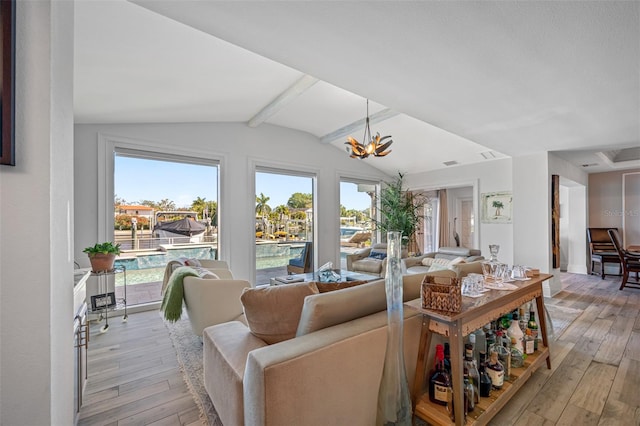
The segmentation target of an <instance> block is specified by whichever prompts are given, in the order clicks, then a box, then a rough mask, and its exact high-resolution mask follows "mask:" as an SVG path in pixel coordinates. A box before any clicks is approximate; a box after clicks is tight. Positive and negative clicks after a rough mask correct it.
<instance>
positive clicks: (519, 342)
mask: <svg viewBox="0 0 640 426" xmlns="http://www.w3.org/2000/svg"><path fill="white" fill-rule="evenodd" d="M507 336H509V339H510V340H511V341H510V343H511V346H512V347H514V348H516V349H518V350H519V351H520V352H522V353H524V344H523V341H524V333H523V332H522V330H521V329H520V323H519V321H518V314H517V313H515V312H514V313H513V315H512V319H511V325H510V326H509V328H508V329H507Z"/></svg>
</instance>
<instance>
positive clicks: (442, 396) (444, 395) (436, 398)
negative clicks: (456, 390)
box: [429, 344, 451, 405]
mask: <svg viewBox="0 0 640 426" xmlns="http://www.w3.org/2000/svg"><path fill="white" fill-rule="evenodd" d="M450 393H451V376H450V375H449V373H447V371H446V370H445V369H444V347H443V346H442V345H440V344H438V345H436V360H435V367H434V369H433V373H432V374H431V375H430V377H429V399H430V400H431V402H434V403H436V404H440V405H448V403H449V398H450Z"/></svg>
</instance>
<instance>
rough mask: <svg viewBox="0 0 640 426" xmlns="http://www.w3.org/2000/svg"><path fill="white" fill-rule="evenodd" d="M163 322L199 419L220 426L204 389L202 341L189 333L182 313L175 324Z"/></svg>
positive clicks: (184, 315) (191, 332) (186, 321)
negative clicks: (198, 413)
mask: <svg viewBox="0 0 640 426" xmlns="http://www.w3.org/2000/svg"><path fill="white" fill-rule="evenodd" d="M163 322H164V324H165V326H166V327H167V329H168V330H169V336H170V337H171V342H172V343H173V347H174V348H175V349H176V354H177V356H178V365H180V369H181V370H182V374H183V376H184V381H185V382H186V384H187V387H188V388H189V390H190V391H191V394H192V395H193V399H194V400H195V401H196V404H197V405H198V407H199V408H200V418H201V419H202V421H203V423H204V424H207V425H210V426H222V422H221V421H220V418H219V417H218V413H217V412H216V409H215V407H214V406H213V403H212V402H211V399H210V398H209V395H208V394H207V391H206V390H205V388H204V376H203V371H202V340H201V339H200V338H199V337H198V336H196V335H195V334H193V331H191V324H189V319H188V318H186V313H184V312H183V314H182V318H180V319H179V320H178V321H176V322H175V323H171V322H169V321H164V320H163Z"/></svg>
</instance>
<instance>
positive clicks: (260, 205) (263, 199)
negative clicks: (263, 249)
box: [256, 192, 271, 233]
mask: <svg viewBox="0 0 640 426" xmlns="http://www.w3.org/2000/svg"><path fill="white" fill-rule="evenodd" d="M270 199H271V198H270V197H267V196H265V195H264V194H263V193H262V192H261V193H260V196H259V197H258V196H256V214H257V215H259V216H260V217H261V218H262V230H263V231H264V232H265V233H266V232H267V218H266V216H267V215H268V214H269V212H271V207H270V206H269V205H268V204H267V202H269V200H270Z"/></svg>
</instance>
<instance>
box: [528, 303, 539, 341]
mask: <svg viewBox="0 0 640 426" xmlns="http://www.w3.org/2000/svg"><path fill="white" fill-rule="evenodd" d="M527 330H528V334H529V335H530V336H531V337H532V338H533V350H534V351H537V350H538V323H537V322H536V313H535V312H534V310H533V302H531V304H530V305H529V321H528V322H527Z"/></svg>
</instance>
